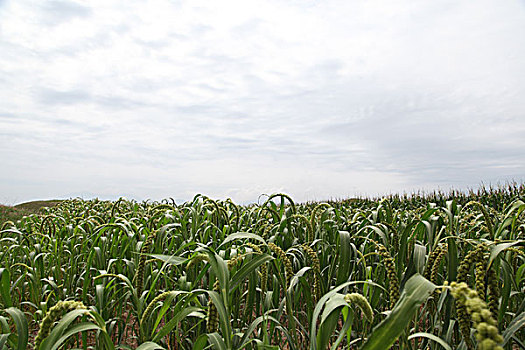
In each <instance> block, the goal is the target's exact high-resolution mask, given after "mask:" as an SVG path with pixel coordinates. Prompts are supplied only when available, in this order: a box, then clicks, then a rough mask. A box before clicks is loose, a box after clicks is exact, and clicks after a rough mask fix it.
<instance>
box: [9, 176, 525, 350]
mask: <svg viewBox="0 0 525 350" xmlns="http://www.w3.org/2000/svg"><path fill="white" fill-rule="evenodd" d="M57 203H58V204H57ZM53 204H55V205H54V206H52V207H49V208H43V209H41V210H40V211H38V212H37V213H32V214H28V213H24V216H20V217H15V216H13V215H12V211H9V212H10V213H11V214H10V215H11V216H9V217H8V218H0V222H1V224H0V225H1V226H0V246H1V248H0V332H1V334H0V349H16V350H25V349H38V350H51V349H104V350H109V349H140V350H148V349H151V350H153V349H188V350H190V349H195V350H197V349H220V350H222V349H228V350H230V349H296V350H300V349H310V350H316V349H317V350H325V349H363V350H376V349H390V348H393V349H432V350H438V349H439V350H442V349H445V350H451V349H468V350H471V349H482V350H483V349H484V350H488V349H518V348H521V349H523V348H525V329H524V327H523V326H525V248H524V243H525V214H524V212H525V186H524V185H522V184H508V185H505V186H502V187H495V188H481V189H480V190H476V191H470V192H456V191H453V192H450V193H443V192H434V193H429V194H413V195H390V196H387V197H384V198H375V199H374V198H356V199H351V200H338V201H329V202H324V203H294V200H293V198H290V197H289V196H288V195H286V194H280V193H279V194H273V195H267V196H261V197H260V199H259V203H258V204H253V205H247V206H241V205H238V204H236V203H234V202H233V201H231V200H214V199H212V198H208V197H206V196H203V195H197V196H195V198H194V199H193V200H191V201H188V202H185V203H175V201H173V200H164V201H161V202H151V201H144V202H137V201H130V200H125V199H120V200H117V201H114V202H111V201H101V200H81V199H70V200H65V201H57V202H56V203H53ZM4 208H6V207H4ZM5 212H8V210H7V209H6V210H5Z"/></svg>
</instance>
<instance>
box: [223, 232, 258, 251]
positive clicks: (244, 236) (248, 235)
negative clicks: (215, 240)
mask: <svg viewBox="0 0 525 350" xmlns="http://www.w3.org/2000/svg"><path fill="white" fill-rule="evenodd" d="M247 238H248V239H255V240H256V241H259V242H261V243H262V244H264V245H266V241H265V240H264V238H262V237H261V236H259V235H256V234H255V233H250V232H237V233H233V234H231V235H229V236H228V237H226V239H225V240H224V241H222V243H221V244H220V245H219V248H220V247H222V246H223V245H225V244H226V243H228V242H231V241H234V240H236V239H247Z"/></svg>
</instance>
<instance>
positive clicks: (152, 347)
mask: <svg viewBox="0 0 525 350" xmlns="http://www.w3.org/2000/svg"><path fill="white" fill-rule="evenodd" d="M135 350H164V348H163V347H162V346H160V345H159V344H157V343H154V342H151V341H147V342H145V343H142V344H140V346H139V347H138V348H136V349H135Z"/></svg>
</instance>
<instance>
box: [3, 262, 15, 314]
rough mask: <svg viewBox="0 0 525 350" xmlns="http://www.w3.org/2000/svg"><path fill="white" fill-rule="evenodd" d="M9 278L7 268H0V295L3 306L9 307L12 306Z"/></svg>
mask: <svg viewBox="0 0 525 350" xmlns="http://www.w3.org/2000/svg"><path fill="white" fill-rule="evenodd" d="M10 288H11V278H10V275H9V270H7V269H5V268H0V295H1V296H2V300H3V301H4V306H5V307H11V306H13V302H12V300H11V292H10V290H9V289H10Z"/></svg>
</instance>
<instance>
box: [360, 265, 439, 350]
mask: <svg viewBox="0 0 525 350" xmlns="http://www.w3.org/2000/svg"><path fill="white" fill-rule="evenodd" d="M435 288H436V286H435V285H434V284H433V283H432V282H430V281H429V280H427V279H426V278H424V277H423V276H421V275H419V274H415V275H414V276H412V277H411V278H410V279H409V280H408V281H407V283H406V284H405V288H404V289H403V293H402V294H401V297H400V299H399V301H398V302H397V304H396V305H395V307H394V309H393V310H392V311H391V312H390V314H389V315H388V316H387V317H386V318H385V319H384V320H383V321H382V322H381V323H380V324H379V325H378V326H377V327H375V328H374V330H373V331H372V334H371V335H370V337H369V338H368V340H367V341H366V343H365V344H364V345H363V347H362V348H361V349H362V350H387V349H389V348H390V346H391V345H392V344H394V342H395V341H396V339H397V338H398V337H399V336H400V335H401V333H403V331H405V329H406V327H407V326H408V325H409V324H410V321H412V318H413V317H414V316H415V314H416V312H417V310H418V309H419V307H420V306H421V304H422V303H423V302H425V301H426V300H427V299H428V297H429V296H430V294H431V293H432V292H433V291H434V289H435Z"/></svg>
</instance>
